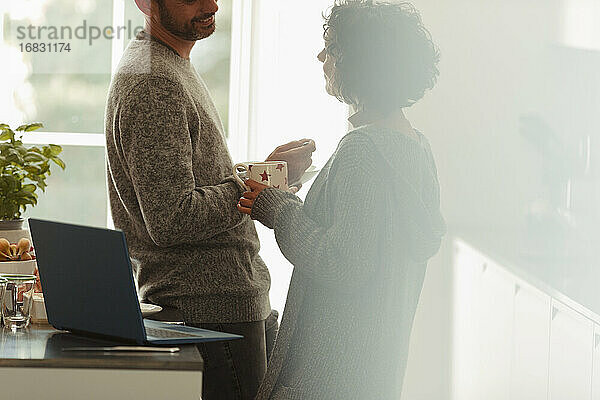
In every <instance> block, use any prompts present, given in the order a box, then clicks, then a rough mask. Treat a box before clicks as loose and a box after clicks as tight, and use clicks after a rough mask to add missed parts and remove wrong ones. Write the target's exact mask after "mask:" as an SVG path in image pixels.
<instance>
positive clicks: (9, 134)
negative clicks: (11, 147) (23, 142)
mask: <svg viewBox="0 0 600 400" xmlns="http://www.w3.org/2000/svg"><path fill="white" fill-rule="evenodd" d="M14 137H15V133H14V132H13V131H12V130H10V129H5V130H4V132H2V134H0V140H8V139H10V138H14Z"/></svg>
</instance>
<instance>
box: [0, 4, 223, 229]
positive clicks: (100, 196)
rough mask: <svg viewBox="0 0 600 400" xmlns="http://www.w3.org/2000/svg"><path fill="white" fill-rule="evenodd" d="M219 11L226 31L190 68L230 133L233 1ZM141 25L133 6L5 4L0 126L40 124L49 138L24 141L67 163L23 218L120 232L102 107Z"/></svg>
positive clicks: (203, 47) (202, 46)
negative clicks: (111, 201) (53, 149)
mask: <svg viewBox="0 0 600 400" xmlns="http://www.w3.org/2000/svg"><path fill="white" fill-rule="evenodd" d="M5 3H8V4H5ZM219 6H220V11H219V26H218V30H217V32H216V33H215V34H214V35H213V36H212V37H211V38H210V39H209V40H205V41H202V42H200V43H199V44H198V46H196V48H195V50H194V52H193V53H192V61H193V62H194V64H195V67H196V69H197V70H198V72H199V73H201V74H202V76H203V77H204V78H205V80H206V81H207V85H208V86H209V88H210V90H211V92H212V94H213V97H214V99H215V103H216V105H217V107H218V109H219V112H220V114H221V116H222V118H223V122H224V124H225V125H226V124H227V115H228V98H229V52H230V42H231V40H230V37H231V33H230V31H231V1H221V2H220V3H219ZM143 24H144V18H143V15H142V13H141V12H140V11H139V10H138V9H137V6H136V5H135V2H134V1H133V0H109V1H107V0H39V1H10V2H3V4H2V5H0V33H1V34H2V35H1V36H0V57H2V60H3V62H4V63H5V65H8V68H7V70H8V71H7V72H6V73H3V74H2V75H0V86H1V87H2V91H1V92H0V109H1V110H2V111H3V112H2V114H0V120H2V122H6V123H10V124H13V125H17V124H20V123H23V122H33V121H36V122H37V121H39V122H42V123H43V124H44V129H43V131H46V132H43V133H37V132H35V133H30V134H27V135H25V137H24V141H25V142H26V143H47V142H52V143H55V144H59V145H62V146H63V148H64V150H63V155H62V156H63V158H64V160H65V162H66V164H67V169H66V170H65V171H61V170H60V169H58V168H53V169H52V172H53V173H52V175H51V176H50V177H49V178H48V188H47V189H46V193H43V194H41V195H40V199H39V204H38V205H37V206H36V207H33V208H29V209H28V210H27V212H26V214H25V215H24V216H25V217H30V216H35V217H44V218H51V219H60V220H63V221H69V222H75V223H82V224H90V225H96V226H98V225H100V226H105V225H107V224H108V225H111V224H112V222H111V219H110V217H109V216H108V207H107V201H108V195H107V190H106V176H105V150H104V148H105V144H104V133H103V132H104V108H105V102H106V96H107V93H108V87H109V84H110V79H111V71H112V70H113V69H114V68H115V66H116V65H117V63H118V61H119V60H120V58H121V55H122V52H123V50H124V48H125V47H126V46H127V44H128V43H129V41H130V39H132V38H133V37H135V34H136V33H137V32H138V31H139V30H140V29H141V28H142V27H143ZM41 46H44V48H42V47H41ZM61 47H62V50H63V51H62V52H61V51H59V50H61ZM42 50H44V51H42Z"/></svg>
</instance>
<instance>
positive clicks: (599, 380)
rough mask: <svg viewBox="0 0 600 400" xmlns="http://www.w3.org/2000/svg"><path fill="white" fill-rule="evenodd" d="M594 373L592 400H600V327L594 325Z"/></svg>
mask: <svg viewBox="0 0 600 400" xmlns="http://www.w3.org/2000/svg"><path fill="white" fill-rule="evenodd" d="M592 373H593V374H592V400H600V325H594V366H593V368H592Z"/></svg>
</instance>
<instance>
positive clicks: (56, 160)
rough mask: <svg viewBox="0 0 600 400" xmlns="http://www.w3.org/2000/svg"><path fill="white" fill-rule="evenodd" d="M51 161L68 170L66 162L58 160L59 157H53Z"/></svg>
mask: <svg viewBox="0 0 600 400" xmlns="http://www.w3.org/2000/svg"><path fill="white" fill-rule="evenodd" d="M51 160H52V161H54V162H55V163H56V165H58V166H59V167H61V168H62V169H65V168H66V165H65V162H64V161H63V160H61V159H60V158H58V157H52V158H51Z"/></svg>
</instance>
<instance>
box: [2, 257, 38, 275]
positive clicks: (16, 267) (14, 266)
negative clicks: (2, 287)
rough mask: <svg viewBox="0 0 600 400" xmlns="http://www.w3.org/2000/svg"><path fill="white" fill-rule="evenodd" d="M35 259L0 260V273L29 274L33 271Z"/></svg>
mask: <svg viewBox="0 0 600 400" xmlns="http://www.w3.org/2000/svg"><path fill="white" fill-rule="evenodd" d="M35 266H36V263H35V260H27V261H2V262H0V274H26V275H31V274H33V272H34V271H35Z"/></svg>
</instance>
